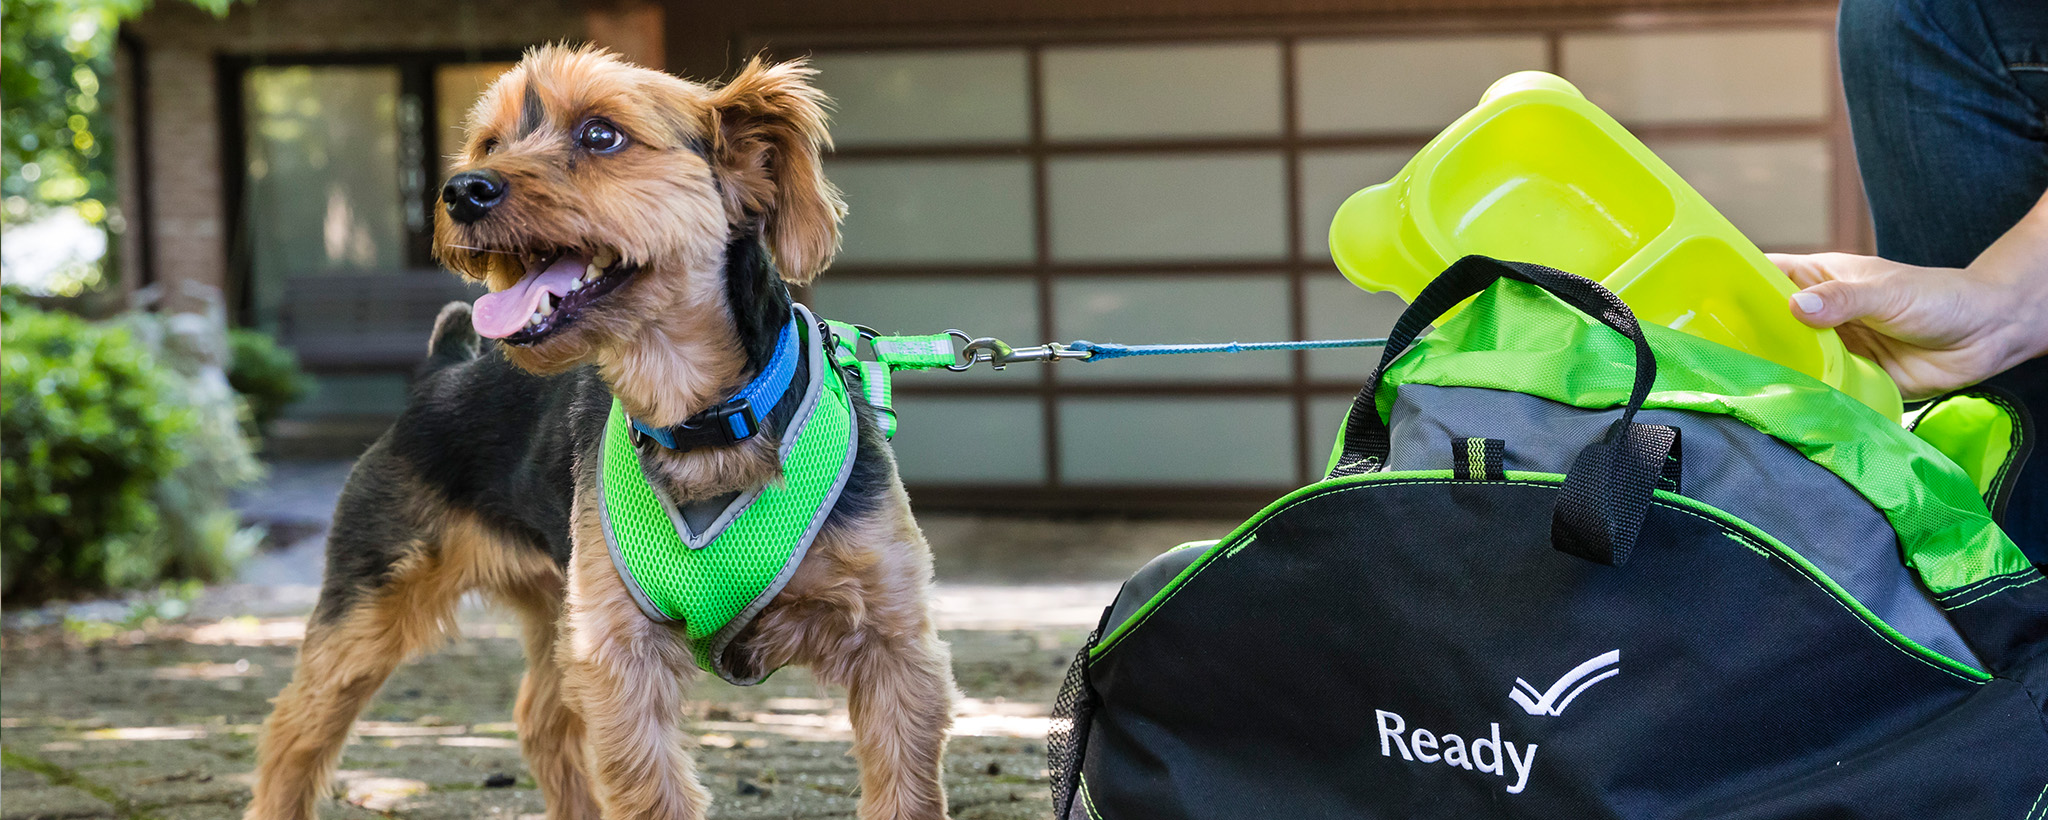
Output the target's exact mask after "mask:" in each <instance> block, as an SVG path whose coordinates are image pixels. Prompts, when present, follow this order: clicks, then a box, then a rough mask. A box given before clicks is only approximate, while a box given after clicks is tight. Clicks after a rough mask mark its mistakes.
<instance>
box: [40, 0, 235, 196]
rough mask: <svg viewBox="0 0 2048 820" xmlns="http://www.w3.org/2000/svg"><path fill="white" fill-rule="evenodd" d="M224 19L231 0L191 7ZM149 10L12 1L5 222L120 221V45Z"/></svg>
mask: <svg viewBox="0 0 2048 820" xmlns="http://www.w3.org/2000/svg"><path fill="white" fill-rule="evenodd" d="M189 2H191V3H192V4H193V5H196V6H199V7H200V8H203V9H206V10H207V11H210V12H212V13H214V14H216V15H220V14H225V13H227V9H228V6H229V4H230V3H231V2H232V0H189ZM149 4H150V0H7V2H6V3H4V4H0V98H4V99H5V101H6V110H5V114H4V135H0V148H4V150H0V166H4V168H0V170H4V175H0V195H4V197H5V200H4V201H5V208H4V210H0V221H4V223H5V224H10V225H11V224H16V223H19V222H22V221H26V220H29V219H33V218H34V217H35V216H37V215H38V214H40V213H41V212H43V211H44V210H45V209H48V208H55V207H73V208H77V209H78V212H79V215H80V216H83V217H85V219H86V221H88V222H91V223H93V224H95V225H106V224H107V221H108V219H109V218H110V217H112V216H113V215H114V210H113V209H112V207H111V205H112V202H113V189H114V181H113V167H114V157H113V150H112V146H110V145H109V144H108V137H109V135H110V133H111V131H112V122H111V112H110V109H111V107H112V102H113V85H114V83H113V66H114V59H113V57H114V36H115V33H116V32H117V31H118V30H119V28H120V25H121V22H122V21H123V20H127V19H130V18H133V17H134V16H135V15H137V14H140V13H142V11H143V10H144V9H146V8H148V7H149Z"/></svg>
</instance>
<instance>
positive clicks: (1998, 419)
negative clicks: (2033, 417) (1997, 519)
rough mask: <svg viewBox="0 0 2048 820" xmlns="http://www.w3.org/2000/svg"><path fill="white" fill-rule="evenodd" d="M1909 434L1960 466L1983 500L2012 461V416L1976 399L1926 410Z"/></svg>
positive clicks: (1962, 398) (1966, 398)
mask: <svg viewBox="0 0 2048 820" xmlns="http://www.w3.org/2000/svg"><path fill="white" fill-rule="evenodd" d="M1913 435H1915V436H1919V437H1920V440H1921V441H1925V442H1927V443H1928V444H1931V445H1933V446H1934V449H1936V450H1940V451H1941V452H1942V453H1943V454H1945V455H1947V456H1948V457H1949V458H1950V459H1951V460H1953V461H1955V463H1956V464H1957V465H1959V466H1961V467H1962V468H1963V471H1964V472H1967V473H1969V474H1970V480H1971V481H1974V482H1976V484H1977V492H1978V494H1980V495H1983V496H1984V497H1986V498H1989V497H1990V496H1991V491H1992V488H1993V487H1994V486H1996V485H1997V484H1998V482H1999V481H2001V480H2003V479H2004V478H2005V471H2006V468H2007V467H2008V466H2009V465H2008V462H2010V461H2011V459H2012V454H2013V453H2012V450H2013V444H2014V442H2013V423H2012V416H2010V415H2008V414H2007V413H2006V412H2005V408H2003V407H1999V406H1998V405H1997V404H1995V403H1993V402H1991V401H1989V400H1986V399H1980V398H1977V397H1976V396H1956V397H1954V398H1951V399H1949V400H1947V401H1944V402H1941V403H1939V404H1936V405H1934V406H1933V407H1930V408H1928V409H1927V412H1925V413H1922V414H1921V415H1920V420H1919V422H1918V423H1917V424H1914V425H1913Z"/></svg>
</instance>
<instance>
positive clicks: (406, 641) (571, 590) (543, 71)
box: [246, 45, 958, 820]
mask: <svg viewBox="0 0 2048 820" xmlns="http://www.w3.org/2000/svg"><path fill="white" fill-rule="evenodd" d="M814 73H815V72H814V70H813V69H810V68H809V67H807V66H806V65H804V63H803V62H802V61H794V62H785V63H780V64H774V63H769V62H764V61H763V60H761V59H760V58H755V59H754V60H752V61H750V62H749V63H748V65H747V66H746V67H745V68H744V69H743V70H742V71H740V72H739V74H738V75H737V76H735V77H734V78H733V79H732V80H730V81H729V82H726V83H725V84H723V85H716V86H713V85H705V84H699V83H695V82H690V81H686V80H683V79H679V78H676V77H673V76H670V75H667V74H664V73H661V72H659V71H654V70H650V69H646V68H641V67H638V66H634V65H631V64H629V63H627V62H625V61H624V60H622V59H620V58H618V57H617V56H615V55H612V54H610V53H608V52H605V51H603V50H599V49H593V48H588V47H580V48H579V47H569V46H566V45H558V46H548V47H543V48H538V49H536V50H533V51H530V52H528V53H527V55H526V56H525V57H524V59H523V60H522V61H521V62H520V63H519V64H518V65H517V66H516V67H515V68H513V69H512V70H511V71H509V72H508V73H506V74H505V75H503V76H502V77H500V78H499V79H498V80H497V81H496V82H495V83H494V84H493V85H492V86H491V87H490V88H489V89H488V90H487V91H486V92H485V93H484V94H483V96H482V97H481V98H480V99H479V100H478V102H477V103H476V106H475V108H474V109H473V110H472V111H471V113H470V116H469V120H468V123H467V129H468V133H467V139H466V142H465V145H464V148H463V150H462V153H461V154H460V155H459V156H458V157H457V165H458V172H457V173H456V174H454V175H453V176H452V177H451V178H450V180H449V184H448V186H447V187H446V188H444V189H443V191H442V199H443V203H442V204H443V208H442V210H441V211H440V212H438V213H437V214H436V218H435V226H434V248H435V255H436V257H437V258H438V259H439V260H440V261H441V262H442V263H443V264H444V265H446V266H447V267H448V268H449V269H450V270H452V271H454V272H456V273H458V274H461V275H462V276H464V277H466V278H468V279H471V280H474V281H478V282H482V283H484V284H485V285H486V286H487V287H488V288H489V289H490V291H492V293H491V294H488V295H486V296H484V297H483V298H480V299H478V300H477V306H476V307H475V308H472V307H471V306H470V305H468V304H464V303H460V302H458V303H454V304H451V305H449V306H448V307H447V308H445V309H443V311H442V313H441V316H440V318H439V320H438V321H437V322H436V323H435V327H434V330H433V332H432V335H431V339H430V341H429V354H428V357H427V359H426V360H425V362H424V363H423V364H421V365H420V367H419V369H418V371H417V373H416V374H415V378H414V380H413V384H412V387H411V396H410V399H409V403H408V406H407V407H406V409H405V410H404V411H403V413H402V414H401V416H400V417H399V419H398V421H397V422H396V423H395V424H394V426H393V427H392V428H391V429H390V430H389V431H388V432H386V433H385V434H384V435H383V436H382V437H381V438H380V439H378V440H377V442H376V443H375V444H374V445H372V446H371V447H370V449H369V450H368V451H367V452H366V453H365V454H364V456H363V457H362V459H361V460H360V461H358V462H357V463H356V466H355V468H354V470H353V471H352V472H351V473H350V475H349V478H348V482H347V485H346V488H345V489H344V490H343V492H342V496H341V499H340V501H339V503H338V504H337V506H336V510H335V517H334V524H333V529H332V530H331V532H330V535H329V536H328V545H327V567H326V575H325V578H324V580H323V582H322V586H321V590H320V598H319V603H318V605H317V607H316V609H315V610H314V612H313V614H312V616H311V618H310V621H309V623H308V626H307V631H306V638H305V643H304V644H303V645H302V646H301V648H300V650H299V655H298V660H297V664H296V667H295V669H294V671H293V674H292V680H291V682H290V683H289V684H288V685H286V687H285V688H284V690H283V691H282V692H281V693H280V694H279V695H278V697H277V699H276V701H275V708H274V710H273V712H272V713H271V715H270V717H269V718H268V719H267V720H266V721H265V722H264V726H263V730H262V734H261V738H260V740H259V742H258V758H259V759H258V766H257V772H256V786H255V794H254V799H253V802H252V803H251V805H250V806H249V808H248V811H247V813H246V818H248V820H286V819H287V818H311V817H314V816H315V813H316V805H317V803H318V802H319V801H320V800H321V798H322V797H323V796H325V795H326V794H327V789H328V781H329V779H330V778H331V776H332V772H333V769H334V767H335V765H336V762H337V758H338V757H339V755H340V752H341V749H342V746H343V744H344V743H345V742H346V740H347V737H348V733H349V729H350V727H351V725H352V724H353V723H354V720H355V718H356V716H357V714H358V713H359V712H360V711H361V710H362V708H363V706H364V704H365V703H366V702H368V701H369V699H370V698H371V697H372V696H373V695H374V694H375V693H376V691H377V689H378V688H379V687H380V686H381V685H382V684H383V683H384V680H385V678H386V676H388V675H389V674H390V673H391V671H392V669H393V668H394V667H395V666H397V665H398V664H399V663H400V662H402V661H403V660H404V659H406V658H409V657H412V656H415V655H417V654H419V653H421V652H423V651H426V650H428V649H429V648H431V647H433V646H434V645H435V644H436V643H437V642H438V641H440V640H442V639H443V638H444V637H446V636H448V635H449V634H450V633H451V632H452V631H453V617H454V613H455V607H456V604H457V601H458V599H460V598H461V597H462V596H463V594H464V593H467V592H470V591H478V592H481V593H482V594H483V595H484V596H486V597H487V598H490V599H493V600H495V601H497V602H501V603H502V604H504V605H506V606H507V607H509V608H510V609H511V610H512V611H514V612H515V613H517V615H518V616H519V617H520V619H521V620H522V622H523V630H524V641H525V644H524V648H525V655H526V670H525V676H524V679H523V681H522V683H521V685H520V689H519V696H518V701H517V703H516V705H515V708H514V712H515V718H516V720H517V723H518V727H519V740H520V747H521V749H522V751H523V753H524V755H525V758H526V760H527V763H528V765H529V766H530V768H531V770H532V772H533V775H534V779H535V780H536V781H537V782H538V784H539V787H540V789H541V792H542V794H543V796H544V797H545V799H546V803H547V816H548V817H549V818H551V820H553V819H554V818H564V819H566V818H597V817H604V818H635V820H642V819H645V820H653V819H654V818H664V819H665V818H701V817H703V816H705V813H706V807H707V805H708V803H709V800H710V798H709V795H708V794H707V793H706V791H705V790H704V788H703V787H702V786H701V785H700V784H699V783H698V780H697V777H696V774H695V770H694V766H693V763H692V760H691V756H690V753H689V747H690V745H691V740H690V738H689V736H688V735H687V734H686V733H685V729H684V722H685V697H686V693H687V691H688V689H689V685H690V682H691V680H692V679H693V677H694V675H695V674H696V671H697V670H696V669H695V668H693V664H692V648H691V646H690V643H689V640H688V636H687V635H686V634H685V633H684V631H683V630H682V629H679V628H678V627H677V626H675V625H673V624H664V623H660V622H658V621H657V620H655V619H653V618H650V617H649V616H648V615H646V614H643V612H642V611H641V609H640V608H639V605H637V604H636V602H635V600H634V597H633V596H634V594H636V593H635V590H630V589H629V588H628V586H627V579H625V578H624V577H623V576H622V574H621V571H620V570H619V568H618V567H617V566H616V565H615V564H614V559H613V557H612V555H611V554H610V552H609V550H608V549H607V543H608V542H607V541H606V538H607V537H608V531H607V530H606V529H605V527H607V526H608V525H607V524H606V523H605V521H604V520H602V517H603V516H604V515H605V513H604V512H603V511H602V510H601V509H600V506H599V498H600V488H599V486H598V484H599V474H598V470H599V466H598V465H599V461H600V449H599V448H600V447H601V444H602V439H603V436H604V434H605V429H606V427H605V425H606V422H607V417H608V412H609V411H610V408H611V407H612V403H613V401H614V399H616V401H617V402H618V405H619V406H620V407H621V408H623V410H624V411H625V412H626V413H628V414H630V416H631V418H632V419H634V420H637V421H639V422H643V423H645V424H647V425H650V426H652V427H656V428H666V427H669V426H671V425H677V424H679V423H682V422H685V421H686V420H688V419H691V418H692V417H693V416H695V415H696V414H698V413H700V412H701V411H704V410H705V409H706V408H710V407H713V406H715V405H718V404H719V403H720V402H721V401H724V400H725V399H726V397H727V396H731V395H733V394H734V391H735V390H737V389H738V388H740V386H741V385H745V384H748V383H749V380H750V379H753V378H755V377H756V376H757V375H760V374H761V373H762V371H763V368H764V367H766V366H767V363H768V362H769V360H770V359H771V358H772V357H774V356H775V355H776V349H777V348H776V345H777V339H778V330H779V329H781V328H783V327H784V326H785V325H786V324H788V323H790V322H791V321H792V320H791V318H790V317H791V315H792V314H791V310H792V306H791V301H790V296H789V291H788V288H787V286H786V285H785V283H790V284H802V283H806V282H809V281H811V279H812V278H813V277H815V276H816V275H817V274H818V273H819V272H820V271H821V270H823V269H824V268H825V267H826V266H827V265H828V264H829V263H830V261H831V259H832V257H833V255H834V253H835V252H836V251H837V249H838V243H839V239H838V230H839V222H840V220H841V218H842V217H843V216H844V213H845V206H844V204H843V203H842V202H841V200H840V197H839V194H838V192H837V191H836V190H835V189H834V188H833V187H832V186H831V184H830V183H828V182H827V181H826V179H825V178H824V175H823V173H822V166H821V161H820V154H821V152H822V151H824V150H825V149H827V148H829V146H830V142H829V137H828V135H827V133H826V131H825V116H826V112H825V106H826V104H827V101H826V100H825V98H824V96H823V95H822V94H821V93H820V92H819V91H818V90H816V89H815V88H814V87H813V86H812V85H811V84H810V82H809V80H810V78H811V77H812V76H813V74H814ZM564 271H566V272H567V273H566V274H565V273H564ZM578 271H580V274H579V273H578ZM565 281H566V282H569V284H567V285H563V284H562V283H563V282H565ZM536 282H539V284H536ZM366 286H374V285H370V284H366ZM536 289H538V290H536ZM528 307H532V308H533V309H532V310H531V312H530V315H529V312H528V311H527V308H528ZM507 310H513V311H516V315H509V314H508V313H507ZM480 336H484V337H497V338H479V337H480ZM825 378H828V379H831V378H840V376H839V372H838V371H837V369H836V368H832V372H829V373H826V374H825ZM851 392H852V393H853V394H854V398H853V399H852V406H853V414H854V417H855V418H854V421H855V423H856V425H857V433H856V434H855V435H854V437H853V441H854V444H853V445H850V448H851V449H852V450H853V453H852V455H851V458H852V459H853V460H852V466H851V467H850V469H849V470H848V472H847V473H846V475H845V476H844V479H843V480H844V485H843V489H842V490H841V491H840V494H839V496H838V498H837V501H836V502H834V503H833V504H832V506H831V508H830V511H829V514H827V515H826V516H825V517H823V518H822V519H821V520H822V521H823V523H822V525H820V526H816V527H815V528H814V532H815V540H814V541H813V542H812V543H811V545H810V547H809V550H808V552H807V553H805V554H804V555H803V556H802V558H801V561H800V562H799V563H797V564H796V565H795V569H794V572H793V573H792V574H788V575H787V576H786V578H787V582H786V584H784V586H783V587H782V589H781V591H780V592H779V593H777V594H775V595H774V597H773V598H772V600H771V601H770V602H769V603H768V604H767V606H766V608H765V609H762V610H760V611H759V613H758V615H756V616H755V617H754V618H753V619H752V620H751V621H750V622H748V623H747V624H746V626H745V628H744V630H743V631H742V632H740V633H739V634H738V635H737V636H736V637H734V638H733V639H732V640H731V641H730V642H729V643H727V644H726V645H725V646H724V649H723V651H722V652H721V653H719V657H718V661H719V662H720V663H721V664H723V665H724V666H725V667H730V668H732V669H736V670H743V671H742V673H741V674H742V675H759V674H764V673H765V672H767V671H773V670H774V669H776V668H779V667H781V666H783V665H785V664H799V665H804V666H808V667H809V668H810V669H811V670H812V671H813V673H814V674H815V675H816V676H817V677H818V678H819V679H820V680H822V681H825V682H827V683H831V684H834V685H841V686H845V687H846V688H847V690H848V694H849V700H850V703H851V717H852V722H853V733H854V743H853V751H852V754H853V757H854V758H855V759H856V760H857V762H858V764H859V768H860V788H861V793H860V801H859V816H860V817H862V818H864V819H865V820H881V818H939V817H944V816H945V813H946V798H945V793H944V791H943V788H942V784H941V779H940V777H941V772H940V763H941V758H942V756H943V754H944V747H945V740H946V735H947V731H948V729H949V728H950V724H951V712H952V709H951V705H952V703H953V701H954V700H955V699H956V698H957V697H958V694H957V690H956V688H955V686H954V684H953V678H952V671H951V668H952V667H951V660H950V656H949V653H948V649H947V647H946V645H945V644H944V643H943V642H941V641H940V640H939V639H938V636H937V633H936V631H935V630H934V627H933V624H932V618H931V613H930V608H929V605H928V600H927V599H928V591H929V586H930V583H931V574H932V572H931V556H930V552H929V549H928V547H927V545H926V543H925V541H924V537H923V535H922V533H920V531H919V530H918V527H917V524H916V522H915V520H914V519H913V518H912V517H911V512H910V506H909V500H908V497H907V496H906V495H905V493H904V491H903V486H902V484H901V482H900V481H899V479H898V478H897V474H896V467H895V463H894V460H893V456H892V455H891V454H890V451H889V449H888V445H887V442H886V440H885V438H884V436H883V435H882V433H881V432H880V429H879V428H878V426H877V425H876V422H875V416H874V411H873V409H872V408H870V407H868V406H867V405H866V404H865V403H864V402H862V401H860V399H859V398H858V395H859V391H858V390H854V391H851ZM785 404H787V403H785ZM777 414H780V415H785V416H786V414H787V413H786V411H784V410H781V409H778V410H777V411H776V414H771V415H777ZM785 420H786V419H785ZM762 421H763V423H764V425H765V426H767V427H773V426H774V424H775V423H776V419H774V418H769V419H765V420H762ZM634 440H635V447H636V450H637V453H638V455H639V459H640V462H641V466H642V469H643V471H644V473H645V475H646V476H647V480H648V482H649V483H650V484H652V485H654V486H657V487H659V488H662V489H664V490H665V491H666V492H667V494H668V495H669V496H670V497H671V498H672V499H673V500H674V503H675V504H676V505H678V506H685V505H688V504H691V503H695V502H704V501H715V500H717V499H721V498H725V497H728V496H732V495H734V494H737V493H745V492H749V491H752V490H759V489H760V488H763V487H766V486H769V485H771V484H776V483H777V482H780V481H782V480H783V478H784V477H783V475H782V464H781V462H780V461H779V455H778V453H779V450H778V446H779V444H780V442H779V441H778V434H776V433H775V432H774V430H772V429H770V430H764V431H763V432H762V434H761V435H756V436H753V437H752V438H749V439H746V440H744V441H740V442H738V443H733V444H729V445H727V446H706V447H699V448H695V449H689V450H687V451H684V450H672V449H668V448H666V447H664V446H662V445H661V444H660V443H659V442H649V441H646V440H644V438H642V437H638V436H636V437H635V439H634ZM607 480H609V479H607Z"/></svg>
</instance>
